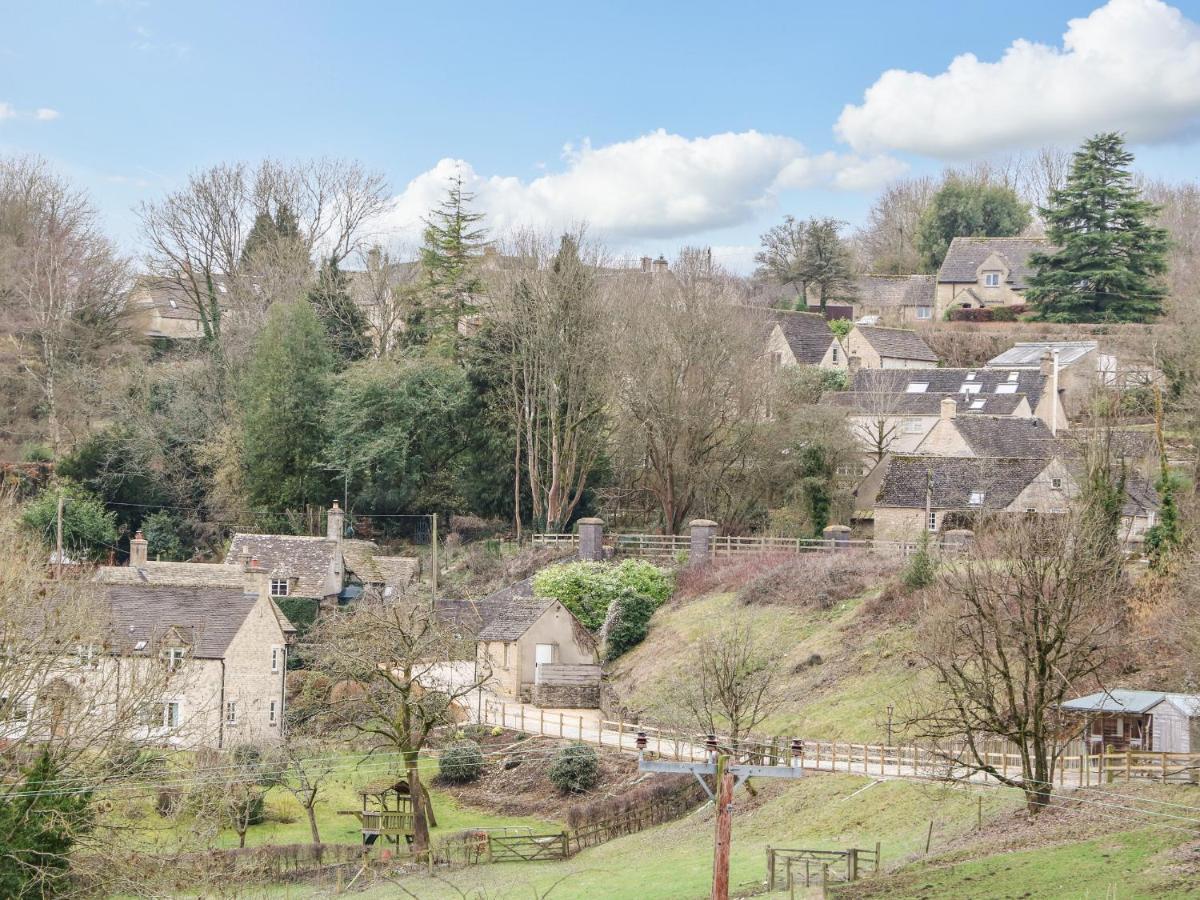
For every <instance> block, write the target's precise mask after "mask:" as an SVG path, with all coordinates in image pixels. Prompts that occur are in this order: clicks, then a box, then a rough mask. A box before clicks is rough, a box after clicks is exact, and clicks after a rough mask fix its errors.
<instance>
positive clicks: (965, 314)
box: [947, 306, 995, 322]
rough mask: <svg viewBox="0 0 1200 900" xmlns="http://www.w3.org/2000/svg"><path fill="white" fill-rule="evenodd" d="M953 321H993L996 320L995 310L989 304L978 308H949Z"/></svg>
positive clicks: (948, 311)
mask: <svg viewBox="0 0 1200 900" xmlns="http://www.w3.org/2000/svg"><path fill="white" fill-rule="evenodd" d="M947 313H948V315H949V317H950V321H951V322H991V321H994V320H995V313H994V311H993V310H992V309H991V308H990V307H987V306H983V307H979V308H978V309H950V310H947Z"/></svg>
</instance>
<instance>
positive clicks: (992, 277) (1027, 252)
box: [934, 237, 1051, 319]
mask: <svg viewBox="0 0 1200 900" xmlns="http://www.w3.org/2000/svg"><path fill="white" fill-rule="evenodd" d="M1049 249H1051V245H1050V243H1049V242H1048V241H1047V240H1046V239H1045V238H1024V237H997V238H989V237H956V238H954V240H952V241H951V242H950V247H949V249H947V251H946V257H945V259H943V260H942V265H941V267H940V268H939V269H938V273H937V290H936V294H935V297H936V302H935V309H934V315H935V316H936V317H937V318H938V319H941V318H942V317H943V316H944V315H945V314H946V311H947V310H950V309H980V308H984V307H996V306H1020V305H1023V304H1024V303H1025V302H1026V301H1025V291H1026V289H1027V288H1028V286H1029V278H1030V276H1032V274H1033V269H1032V268H1031V267H1030V265H1029V258H1030V257H1031V256H1032V255H1033V254H1034V253H1041V252H1045V251H1047V250H1049Z"/></svg>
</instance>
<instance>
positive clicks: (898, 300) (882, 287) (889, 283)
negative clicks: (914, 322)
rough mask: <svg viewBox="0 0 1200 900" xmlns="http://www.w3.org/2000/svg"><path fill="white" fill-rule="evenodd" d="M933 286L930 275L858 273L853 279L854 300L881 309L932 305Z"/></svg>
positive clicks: (861, 304)
mask: <svg viewBox="0 0 1200 900" xmlns="http://www.w3.org/2000/svg"><path fill="white" fill-rule="evenodd" d="M935 286H936V285H935V282H934V276H932V275H859V276H858V277H857V278H856V279H854V291H855V296H856V302H857V303H858V304H859V305H860V306H869V307H876V306H878V307H880V308H883V309H900V308H902V307H908V306H933V293H934V288H935Z"/></svg>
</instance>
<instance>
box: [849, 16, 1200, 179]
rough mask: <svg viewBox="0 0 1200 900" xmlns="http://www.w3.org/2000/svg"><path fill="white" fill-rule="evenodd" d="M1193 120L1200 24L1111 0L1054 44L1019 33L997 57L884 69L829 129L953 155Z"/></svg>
mask: <svg viewBox="0 0 1200 900" xmlns="http://www.w3.org/2000/svg"><path fill="white" fill-rule="evenodd" d="M1198 120H1200V26H1198V25H1197V24H1196V23H1195V22H1193V21H1191V20H1189V19H1188V18H1186V17H1185V16H1184V15H1183V13H1181V12H1180V11H1179V10H1178V9H1176V8H1174V7H1171V6H1168V5H1167V4H1166V3H1163V2H1161V0H1110V2H1108V3H1107V4H1105V5H1104V6H1101V7H1100V8H1098V9H1096V10H1095V11H1093V12H1092V13H1091V14H1090V15H1088V16H1087V17H1086V18H1082V19H1071V20H1070V21H1069V22H1068V23H1067V31H1066V33H1065V34H1064V35H1063V41H1062V46H1061V47H1051V46H1047V45H1045V44H1038V43H1033V42H1031V41H1026V40H1017V41H1014V42H1013V44H1012V45H1011V46H1009V48H1008V49H1007V50H1006V51H1005V52H1004V55H1003V56H1002V57H1001V58H1000V60H999V61H996V62H984V61H981V60H979V59H978V58H977V57H976V56H975V55H974V54H971V53H964V54H962V55H961V56H958V57H956V58H955V59H954V60H953V62H951V63H950V66H949V68H948V69H947V70H946V71H945V72H942V73H940V74H938V75H932V76H931V75H926V74H923V73H921V72H907V71H902V70H898V69H893V70H891V71H888V72H885V73H884V74H883V75H881V76H880V77H879V79H878V80H877V81H876V82H875V83H874V84H873V85H871V87H869V88H868V89H867V91H866V93H865V95H864V97H863V102H862V103H861V104H859V105H857V106H856V105H848V106H846V108H845V109H844V110H843V111H842V114H841V116H840V117H839V119H838V122H837V125H836V131H837V134H838V136H839V137H840V138H842V140H844V141H846V142H847V143H848V144H849V145H850V146H851V147H853V148H854V149H855V151H857V152H859V153H880V152H885V151H889V150H900V151H908V152H912V153H920V154H925V155H929V156H937V157H943V158H952V157H964V156H969V155H971V154H974V153H985V152H988V151H992V150H995V149H998V148H1011V147H1020V146H1033V145H1038V144H1043V143H1052V142H1067V141H1069V142H1074V141H1077V140H1079V139H1080V138H1081V137H1084V136H1086V135H1088V134H1091V133H1093V132H1096V131H1100V130H1110V129H1114V130H1121V131H1124V132H1126V133H1127V134H1128V135H1129V137H1130V138H1131V139H1132V140H1135V141H1139V142H1152V141H1158V140H1164V139H1170V138H1174V137H1178V136H1179V135H1181V134H1182V133H1184V132H1186V131H1188V130H1190V129H1192V128H1194V127H1195V126H1196V124H1197V122H1198Z"/></svg>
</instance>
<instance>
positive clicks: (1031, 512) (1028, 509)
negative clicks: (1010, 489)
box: [1025, 506, 1037, 514]
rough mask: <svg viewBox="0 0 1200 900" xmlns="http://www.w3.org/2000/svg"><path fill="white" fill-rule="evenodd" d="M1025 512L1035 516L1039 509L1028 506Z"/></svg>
mask: <svg viewBox="0 0 1200 900" xmlns="http://www.w3.org/2000/svg"><path fill="white" fill-rule="evenodd" d="M1025 512H1027V513H1030V514H1033V513H1036V512H1037V509H1036V507H1033V506H1027V507H1025Z"/></svg>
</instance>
